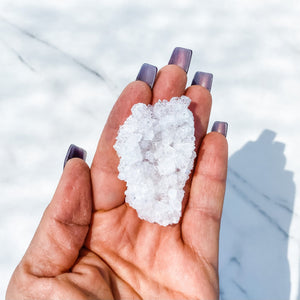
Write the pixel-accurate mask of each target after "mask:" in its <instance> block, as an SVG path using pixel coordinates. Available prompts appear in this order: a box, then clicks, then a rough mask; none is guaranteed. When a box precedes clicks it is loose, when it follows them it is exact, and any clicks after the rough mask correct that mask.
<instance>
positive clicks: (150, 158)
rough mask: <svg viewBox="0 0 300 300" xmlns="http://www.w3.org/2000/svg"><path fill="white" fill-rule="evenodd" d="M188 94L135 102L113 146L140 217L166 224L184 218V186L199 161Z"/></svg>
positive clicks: (126, 198)
mask: <svg viewBox="0 0 300 300" xmlns="http://www.w3.org/2000/svg"><path fill="white" fill-rule="evenodd" d="M190 103H191V100H190V99H189V98H188V97H186V96H182V97H178V98H177V97H176V98H172V99H171V100H170V101H167V100H163V101H161V100H159V101H158V102H157V103H156V104H154V105H153V106H152V105H145V104H143V103H138V104H135V105H134V106H133V107H132V109H131V112H132V114H131V115H130V116H129V117H128V118H127V120H126V121H125V123H124V124H123V125H122V126H121V127H120V129H119V133H118V136H117V139H116V143H115V145H114V148H115V150H116V151H117V153H118V156H119V157H120V164H119V167H118V170H119V178H120V179H121V180H124V181H126V183H127V190H126V192H125V195H126V197H125V201H126V202H127V203H128V204H129V205H130V206H131V207H133V208H134V209H136V211H137V214H138V216H139V217H140V218H141V219H144V220H147V221H148V222H152V223H158V224H160V225H163V226H167V225H170V224H176V223H178V222H179V220H180V217H181V210H182V199H183V196H184V190H183V188H184V186H185V183H186V181H187V179H188V177H189V174H190V172H191V170H192V168H193V165H194V159H195V157H196V153H195V136H194V131H195V129H194V118H193V114H192V112H191V111H190V110H189V109H188V106H189V105H190Z"/></svg>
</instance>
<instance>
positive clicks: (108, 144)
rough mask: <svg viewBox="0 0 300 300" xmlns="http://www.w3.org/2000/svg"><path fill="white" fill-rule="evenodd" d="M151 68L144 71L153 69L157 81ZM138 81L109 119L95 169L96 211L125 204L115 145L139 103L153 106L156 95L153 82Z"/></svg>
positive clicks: (132, 85)
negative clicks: (123, 126)
mask: <svg viewBox="0 0 300 300" xmlns="http://www.w3.org/2000/svg"><path fill="white" fill-rule="evenodd" d="M149 66H150V65H148V67H144V66H143V67H142V69H143V68H152V70H153V71H152V72H150V75H151V76H152V77H153V76H154V78H155V75H156V67H154V66H150V67H149ZM154 70H155V72H154ZM141 71H142V70H141ZM145 73H147V72H145ZM140 74H141V72H140V73H139V75H140ZM147 74H149V73H147ZM147 76H148V75H147ZM138 79H140V80H138V81H134V82H132V83H130V84H129V85H128V86H127V87H126V88H125V89H124V91H123V92H122V94H121V95H120V97H119V99H118V100H117V102H116V104H115V105H114V107H113V109H112V111H111V113H110V115H109V117H108V120H107V122H106V125H105V127H104V130H103V132H102V135H101V138H100V140H99V143H98V146H97V150H96V153H95V156H94V160H93V163H92V167H91V176H92V183H93V195H94V206H95V207H94V209H95V210H109V209H112V208H114V207H117V206H119V205H121V204H122V203H123V202H124V192H125V189H126V183H125V182H124V181H121V180H120V179H118V174H119V172H118V165H119V158H118V155H117V153H116V151H115V150H114V148H113V145H114V144H115V142H116V136H117V134H118V130H119V127H120V125H122V124H123V123H124V122H125V120H126V119H127V118H128V116H129V115H130V114H131V108H132V106H133V105H134V104H136V103H145V104H149V103H150V102H151V99H152V92H151V85H149V84H148V82H149V80H145V78H143V77H141V76H138ZM141 80H143V81H141ZM152 83H153V82H152Z"/></svg>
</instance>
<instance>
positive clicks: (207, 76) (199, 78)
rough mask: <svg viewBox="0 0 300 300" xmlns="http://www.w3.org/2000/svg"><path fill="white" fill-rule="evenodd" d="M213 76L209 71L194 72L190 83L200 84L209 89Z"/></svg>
mask: <svg viewBox="0 0 300 300" xmlns="http://www.w3.org/2000/svg"><path fill="white" fill-rule="evenodd" d="M213 77H214V76H213V74H211V73H205V72H196V74H195V76H194V78H193V81H192V85H201V86H203V87H205V88H206V89H207V90H209V91H210V90H211V86H212V82H213Z"/></svg>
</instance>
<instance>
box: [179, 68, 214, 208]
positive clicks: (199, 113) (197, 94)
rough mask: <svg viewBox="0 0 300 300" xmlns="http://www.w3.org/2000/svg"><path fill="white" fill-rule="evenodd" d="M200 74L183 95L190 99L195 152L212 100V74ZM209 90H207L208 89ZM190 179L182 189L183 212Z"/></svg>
mask: <svg viewBox="0 0 300 300" xmlns="http://www.w3.org/2000/svg"><path fill="white" fill-rule="evenodd" d="M199 73H200V72H197V73H196V74H195V77H194V79H193V82H192V84H193V85H192V86H190V87H189V88H187V90H186V92H185V95H186V96H188V97H189V98H190V99H191V104H190V106H189V109H190V110H191V111H192V113H193V116H194V126H195V151H196V153H197V152H198V150H199V145H200V143H201V141H202V139H203V137H204V136H205V134H206V132H207V126H208V121H209V116H210V111H211V104H212V98H211V94H210V88H211V84H212V74H210V73H202V74H203V76H198V74H199ZM203 77H209V79H208V80H207V81H206V82H207V83H208V84H203ZM201 84H202V85H201ZM208 88H209V89H208ZM191 182H192V178H191V176H190V178H189V179H188V181H187V183H186V185H185V188H184V192H185V193H184V199H183V203H182V210H183V211H184V209H185V206H186V204H187V201H188V198H189V193H190V187H191Z"/></svg>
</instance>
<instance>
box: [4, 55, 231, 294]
mask: <svg viewBox="0 0 300 300" xmlns="http://www.w3.org/2000/svg"><path fill="white" fill-rule="evenodd" d="M188 54H189V53H188V52H187V51H183V50H180V51H179V56H178V53H177V56H176V54H175V56H173V61H172V63H174V64H172V65H168V66H166V67H164V68H163V69H161V70H160V72H159V73H158V75H157V78H156V82H155V84H154V87H153V89H152V90H151V88H150V87H149V85H148V84H147V83H145V82H142V81H140V80H139V81H135V82H132V83H131V84H129V85H128V86H127V87H126V88H125V89H124V91H123V92H122V94H121V95H120V97H119V99H118V101H117V103H116V104H115V106H114V108H113V110H112V112H111V114H110V116H109V119H108V121H107V124H106V126H105V128H104V130H103V133H102V135H101V138H100V141H99V144H98V147H97V151H96V154H95V157H94V160H93V163H92V167H91V181H92V192H93V197H94V199H93V212H92V217H91V223H90V227H89V232H88V235H87V238H86V239H85V237H86V232H87V230H88V224H89V217H90V211H91V203H92V200H91V194H90V191H89V189H90V181H89V172H88V168H87V166H86V165H85V163H84V162H83V161H82V162H81V161H80V160H78V159H76V160H75V159H74V160H70V162H68V163H67V165H66V168H65V171H64V174H63V176H62V179H61V182H60V184H59V187H58V189H57V192H56V194H55V196H54V198H53V200H52V202H51V204H50V206H49V208H48V209H47V211H46V212H45V215H44V217H43V220H42V222H41V225H40V227H39V229H38V231H37V233H36V235H35V237H34V239H33V241H32V243H31V245H30V247H29V249H28V251H27V252H26V254H25V256H24V258H23V260H22V262H21V263H20V265H19V266H18V268H17V269H16V271H15V273H14V275H13V277H12V280H11V283H10V286H9V288H8V292H7V298H8V299H17V298H21V297H22V298H26V297H27V298H28V299H32V298H41V299H57V298H60V299H114V298H117V299H120V298H121V299H126V298H130V299H133V298H144V299H217V298H218V293H219V291H218V236H219V226H220V218H221V211H222V204H223V198H224V192H225V181H226V173H227V142H226V139H225V138H224V136H223V135H221V134H219V133H216V132H212V133H210V134H207V135H206V130H207V125H208V120H209V114H210V108H211V96H210V93H209V91H208V90H207V89H206V88H210V86H209V82H207V83H204V84H203V82H202V85H204V86H205V87H206V88H204V87H202V86H200V85H197V84H199V81H201V78H200V79H199V78H198V79H197V78H196V82H195V83H196V85H193V86H191V87H189V88H188V89H185V86H186V80H187V78H186V72H185V70H187V69H188V65H189V58H188ZM145 68H146V69H147V70H149V67H144V71H145ZM183 69H185V70H183ZM152 72H153V69H152ZM146 73H147V72H146ZM146 73H143V72H142V73H141V74H140V75H139V79H142V80H144V81H146V82H148V83H150V81H151V80H150V79H149V78H150V77H151V76H150V75H149V74H148V75H145V74H146ZM150 73H151V72H150ZM149 76H150V77H149ZM202 79H203V77H202ZM206 79H207V77H206ZM150 85H151V83H150ZM183 94H185V95H187V96H188V97H189V98H191V99H192V103H191V105H190V109H191V110H192V112H193V114H194V118H195V136H196V152H198V157H197V161H196V162H195V169H194V171H193V173H192V175H191V176H190V177H191V178H190V180H189V181H188V183H187V185H186V189H185V191H186V193H185V199H184V204H183V207H184V211H183V216H182V218H181V221H180V222H179V223H178V224H176V225H171V226H167V227H162V226H159V225H157V224H152V223H148V222H146V221H144V220H140V219H139V218H138V217H137V214H136V211H135V210H134V209H132V208H131V207H129V206H128V205H127V204H126V203H124V191H125V189H126V184H125V183H124V182H122V181H120V180H119V179H118V178H117V176H118V170H117V166H118V163H119V159H118V156H117V154H116V152H115V151H114V150H113V148H112V146H113V144H114V143H115V137H116V135H117V132H118V129H119V126H120V125H121V124H123V123H124V121H125V120H126V118H127V117H128V116H129V115H130V109H131V107H132V105H134V104H135V103H137V102H143V103H146V104H154V103H155V102H156V101H157V100H158V99H170V98H172V97H174V96H181V95H183ZM220 126H224V124H222V123H221V124H219V127H220ZM216 130H218V126H217V128H216ZM222 132H223V134H226V133H225V131H224V130H223V131H222ZM74 168H75V169H74ZM76 168H78V172H74V171H76V170H77V169H76ZM66 178H67V179H66ZM65 180H67V181H68V180H69V181H68V182H69V185H68V184H67V185H66V184H65V183H64V182H65ZM66 186H68V188H66ZM70 187H73V188H70ZM59 191H60V192H59ZM69 193H70V194H69ZM70 195H72V197H71V196H70ZM59 198H60V200H57V199H59ZM64 199H69V200H72V201H64ZM65 202H66V203H68V204H64V203H65ZM72 203H77V204H74V208H73V207H72ZM65 205H66V206H65ZM67 205H69V206H70V207H67ZM62 208H64V209H62ZM60 215H67V216H68V217H65V218H63V220H62V219H61V216H60ZM57 216H60V217H59V218H57ZM84 216H85V217H84ZM45 219H46V221H45ZM47 220H48V221H47ZM49 220H52V221H49ZM55 220H58V222H56V221H55ZM47 224H52V225H51V226H49V225H47ZM74 224H81V225H82V224H84V226H81V225H80V226H78V225H74ZM84 239H85V244H84V246H83V247H82V244H83V241H84ZM80 249H81V250H80ZM79 251H80V253H79ZM78 253H79V256H78ZM77 257H78V258H77ZM76 258H77V260H76Z"/></svg>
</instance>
